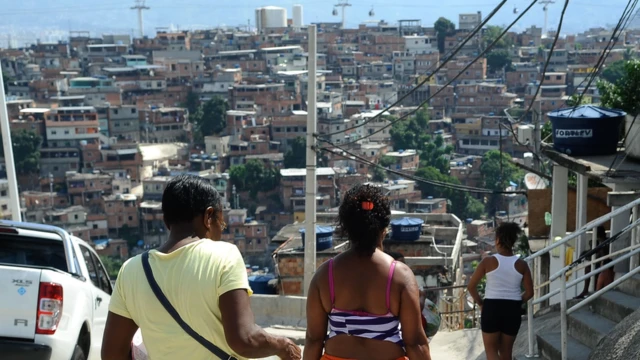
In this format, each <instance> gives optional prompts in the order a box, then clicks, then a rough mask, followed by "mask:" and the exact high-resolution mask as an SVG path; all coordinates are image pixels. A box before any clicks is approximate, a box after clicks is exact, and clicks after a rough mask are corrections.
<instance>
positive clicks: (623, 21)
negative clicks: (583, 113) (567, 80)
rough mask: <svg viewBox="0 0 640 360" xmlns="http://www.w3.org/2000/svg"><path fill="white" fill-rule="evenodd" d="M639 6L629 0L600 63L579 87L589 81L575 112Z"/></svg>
mask: <svg viewBox="0 0 640 360" xmlns="http://www.w3.org/2000/svg"><path fill="white" fill-rule="evenodd" d="M632 4H633V5H632ZM637 5H638V0H629V2H627V6H626V7H625V8H624V11H623V12H622V15H621V16H620V19H619V20H618V24H617V25H616V27H615V28H614V29H613V32H612V33H611V37H610V38H609V42H608V43H607V45H606V46H605V48H604V49H603V50H602V54H600V57H599V58H598V61H597V62H596V64H595V66H594V69H593V71H592V72H591V76H587V77H585V78H584V79H583V80H582V81H581V82H580V84H579V85H578V88H580V86H582V84H583V83H584V82H585V81H586V80H587V79H589V82H588V83H587V86H585V87H584V89H583V90H582V92H581V93H580V96H579V97H578V99H577V101H576V103H575V104H574V110H575V109H576V108H577V107H578V106H579V105H580V103H581V102H582V99H583V98H584V95H585V94H586V93H587V90H588V89H589V87H591V83H592V82H593V80H595V78H596V77H597V76H598V73H599V71H600V69H602V66H603V65H604V62H605V61H606V59H607V57H609V54H610V53H611V50H612V49H613V48H614V47H615V46H616V43H617V42H618V37H619V35H620V33H621V32H622V31H624V29H625V28H626V27H627V26H628V24H629V20H630V19H631V14H632V13H633V12H634V10H635V8H636V6H637ZM625 18H626V19H625ZM609 45H611V47H609ZM572 113H573V112H572Z"/></svg>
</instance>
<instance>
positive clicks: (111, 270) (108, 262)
mask: <svg viewBox="0 0 640 360" xmlns="http://www.w3.org/2000/svg"><path fill="white" fill-rule="evenodd" d="M100 260H101V261H102V264H103V265H104V267H105V268H106V269H105V270H107V273H108V274H109V278H111V280H115V279H116V278H117V277H118V273H119V272H120V268H121V267H122V264H123V262H122V260H120V259H119V258H117V257H112V256H105V255H100Z"/></svg>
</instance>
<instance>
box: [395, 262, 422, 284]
mask: <svg viewBox="0 0 640 360" xmlns="http://www.w3.org/2000/svg"><path fill="white" fill-rule="evenodd" d="M393 278H394V280H395V281H399V282H402V283H404V284H413V283H415V282H416V277H415V276H414V274H413V270H411V268H410V267H409V266H408V265H407V264H405V263H403V262H400V261H398V262H396V268H395V270H394V275H393Z"/></svg>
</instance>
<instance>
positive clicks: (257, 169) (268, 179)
mask: <svg viewBox="0 0 640 360" xmlns="http://www.w3.org/2000/svg"><path fill="white" fill-rule="evenodd" d="M229 179H230V180H231V183H232V184H233V185H235V186H236V189H237V190H239V191H249V196H250V197H251V198H252V199H253V200H255V199H256V198H257V196H258V192H260V191H270V190H273V189H274V188H276V187H277V186H278V184H279V182H280V173H279V172H278V170H277V169H276V168H267V167H265V166H264V163H263V162H262V161H260V160H255V159H254V160H249V161H247V163H246V164H244V165H236V166H233V167H231V169H229Z"/></svg>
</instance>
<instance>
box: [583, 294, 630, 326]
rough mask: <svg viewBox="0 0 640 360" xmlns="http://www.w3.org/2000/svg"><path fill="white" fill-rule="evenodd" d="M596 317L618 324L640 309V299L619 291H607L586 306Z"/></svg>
mask: <svg viewBox="0 0 640 360" xmlns="http://www.w3.org/2000/svg"><path fill="white" fill-rule="evenodd" d="M588 306H589V307H590V309H592V311H594V312H595V313H596V314H598V315H602V316H604V317H605V318H607V319H609V320H611V321H613V322H615V323H619V322H620V321H622V319H624V318H625V317H627V316H629V315H631V313H633V312H634V311H636V310H637V309H638V308H640V298H637V297H635V296H631V295H628V294H625V293H623V292H620V291H615V290H612V291H607V292H606V293H604V294H602V296H600V297H599V298H597V299H595V300H594V301H593V302H592V303H591V304H589V305H588Z"/></svg>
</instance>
